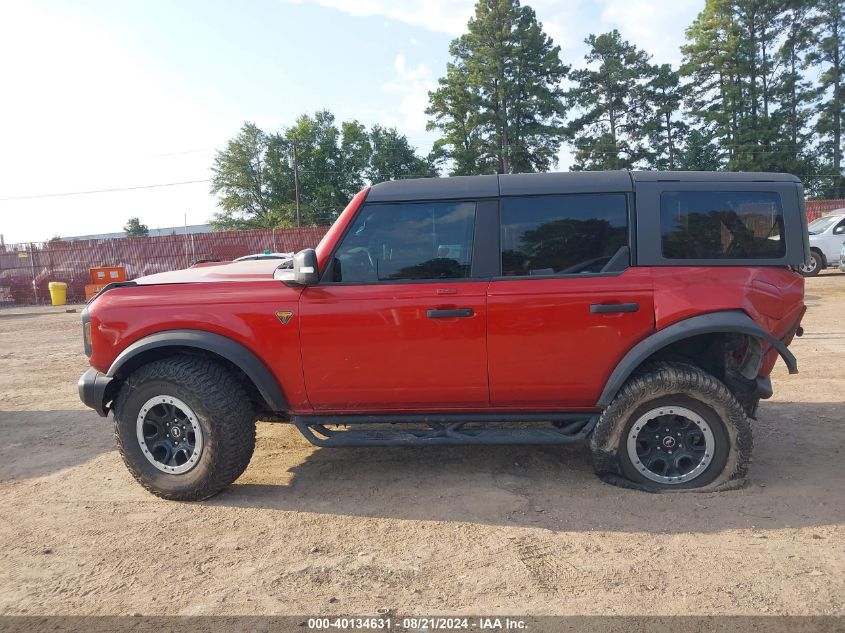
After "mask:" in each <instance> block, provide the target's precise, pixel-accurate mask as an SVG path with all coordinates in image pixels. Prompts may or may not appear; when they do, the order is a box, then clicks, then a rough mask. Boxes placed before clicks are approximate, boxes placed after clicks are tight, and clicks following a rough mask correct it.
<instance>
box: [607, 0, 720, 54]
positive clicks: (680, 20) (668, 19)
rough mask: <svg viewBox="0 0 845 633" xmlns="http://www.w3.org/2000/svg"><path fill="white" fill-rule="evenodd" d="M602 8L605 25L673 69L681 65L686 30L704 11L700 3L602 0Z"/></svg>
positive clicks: (686, 1) (687, 1) (694, 0)
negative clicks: (700, 12)
mask: <svg viewBox="0 0 845 633" xmlns="http://www.w3.org/2000/svg"><path fill="white" fill-rule="evenodd" d="M602 4H603V5H604V9H603V11H602V13H601V21H602V23H604V24H607V25H608V26H610V27H613V28H618V29H619V31H620V32H621V33H622V35H623V36H624V37H625V38H626V39H628V40H629V41H630V42H631V43H632V44H636V45H637V46H639V47H640V48H642V49H645V50H646V51H648V52H649V53H650V54H651V55H652V56H653V60H652V61H654V62H655V63H660V64H666V63H669V64H672V65H674V66H677V65H678V64H680V62H681V51H680V47H681V45H682V44H683V43H684V42H685V41H686V40H685V35H684V34H685V32H686V29H687V27H688V26H689V25H690V24H692V21H693V20H694V19H695V17H696V16H697V15H698V13H699V11H701V10H702V9H703V8H704V3H703V2H702V1H701V0H671V1H670V0H659V1H655V0H603V2H602Z"/></svg>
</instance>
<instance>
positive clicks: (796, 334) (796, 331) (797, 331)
mask: <svg viewBox="0 0 845 633" xmlns="http://www.w3.org/2000/svg"><path fill="white" fill-rule="evenodd" d="M795 336H804V328H802V327H801V326H800V325H799V326H798V329H797V330H795Z"/></svg>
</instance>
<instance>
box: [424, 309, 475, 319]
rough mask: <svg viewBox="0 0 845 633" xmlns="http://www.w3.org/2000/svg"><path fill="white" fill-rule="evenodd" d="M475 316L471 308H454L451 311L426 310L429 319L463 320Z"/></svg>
mask: <svg viewBox="0 0 845 633" xmlns="http://www.w3.org/2000/svg"><path fill="white" fill-rule="evenodd" d="M473 314H475V311H474V310H473V309H472V308H454V309H451V310H426V313H425V315H426V316H427V317H428V318H429V319H465V318H467V317H471V316H472V315H473Z"/></svg>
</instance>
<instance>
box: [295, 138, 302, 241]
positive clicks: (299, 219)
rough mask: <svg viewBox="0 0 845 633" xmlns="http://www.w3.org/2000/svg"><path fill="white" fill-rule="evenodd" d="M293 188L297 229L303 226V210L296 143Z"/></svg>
mask: <svg viewBox="0 0 845 633" xmlns="http://www.w3.org/2000/svg"><path fill="white" fill-rule="evenodd" d="M293 186H294V190H295V193H296V228H299V227H301V226H302V210H301V209H300V206H299V204H300V203H299V160H298V159H297V156H296V141H295V140H294V141H293Z"/></svg>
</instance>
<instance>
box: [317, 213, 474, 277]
mask: <svg viewBox="0 0 845 633" xmlns="http://www.w3.org/2000/svg"><path fill="white" fill-rule="evenodd" d="M474 228H475V202H415V203H392V204H371V205H367V206H365V207H364V208H362V209H361V211H360V212H359V213H358V216H357V217H356V218H355V221H354V222H353V224H352V226H351V227H350V229H349V231H348V232H347V234H346V235H345V236H344V238H343V241H342V242H341V245H340V247H339V248H338V250H337V251H336V253H335V256H334V259H333V261H332V263H331V265H330V266H331V268H330V270H329V271H328V273H327V279H328V280H329V281H333V282H352V283H367V282H375V281H391V280H412V279H462V278H466V277H469V276H470V266H471V263H472V238H473V231H474Z"/></svg>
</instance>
